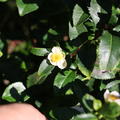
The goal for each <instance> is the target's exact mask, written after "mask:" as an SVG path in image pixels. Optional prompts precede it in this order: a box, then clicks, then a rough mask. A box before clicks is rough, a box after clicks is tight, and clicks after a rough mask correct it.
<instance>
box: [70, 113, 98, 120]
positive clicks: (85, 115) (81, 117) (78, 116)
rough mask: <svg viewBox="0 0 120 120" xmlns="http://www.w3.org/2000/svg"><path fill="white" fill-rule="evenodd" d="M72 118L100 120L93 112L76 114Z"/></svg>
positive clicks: (75, 119)
mask: <svg viewBox="0 0 120 120" xmlns="http://www.w3.org/2000/svg"><path fill="white" fill-rule="evenodd" d="M71 120H98V119H97V117H96V116H95V115H93V114H91V113H87V114H81V115H77V116H74V117H73V118H72V119H71Z"/></svg>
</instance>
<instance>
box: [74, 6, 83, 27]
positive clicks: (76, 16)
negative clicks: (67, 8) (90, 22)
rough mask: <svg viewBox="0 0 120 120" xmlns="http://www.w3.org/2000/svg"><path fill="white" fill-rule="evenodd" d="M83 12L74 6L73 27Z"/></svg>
mask: <svg viewBox="0 0 120 120" xmlns="http://www.w3.org/2000/svg"><path fill="white" fill-rule="evenodd" d="M83 13H84V11H83V10H82V8H81V7H80V6H79V5H78V4H76V5H75V7H74V10H73V16H72V17H73V25H74V26H75V25H77V24H78V22H79V20H80V18H81V16H82V15H83Z"/></svg>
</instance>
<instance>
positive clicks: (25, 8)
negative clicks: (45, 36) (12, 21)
mask: <svg viewBox="0 0 120 120" xmlns="http://www.w3.org/2000/svg"><path fill="white" fill-rule="evenodd" d="M16 4H17V7H18V12H19V15H20V16H24V15H26V14H28V13H31V12H33V11H35V10H37V9H38V8H39V6H38V5H37V4H36V3H24V2H23V0H16Z"/></svg>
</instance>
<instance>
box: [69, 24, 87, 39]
mask: <svg viewBox="0 0 120 120" xmlns="http://www.w3.org/2000/svg"><path fill="white" fill-rule="evenodd" d="M84 32H87V28H86V27H85V25H84V24H83V23H81V24H79V25H77V26H73V27H72V26H71V24H70V23H69V37H70V40H73V39H75V38H77V37H78V36H79V35H80V34H81V33H84Z"/></svg>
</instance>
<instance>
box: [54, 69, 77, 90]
mask: <svg viewBox="0 0 120 120" xmlns="http://www.w3.org/2000/svg"><path fill="white" fill-rule="evenodd" d="M75 78H76V73H75V72H74V71H72V70H68V71H65V72H64V74H61V73H58V74H57V76H56V77H55V80H54V86H56V87H57V88H59V89H60V88H62V87H64V86H66V85H67V84H68V83H71V82H73V81H74V80H75Z"/></svg>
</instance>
